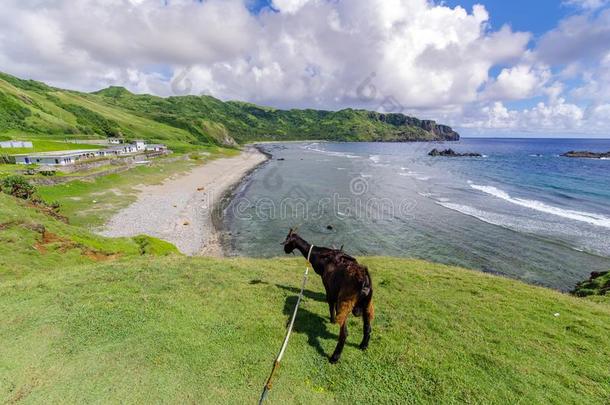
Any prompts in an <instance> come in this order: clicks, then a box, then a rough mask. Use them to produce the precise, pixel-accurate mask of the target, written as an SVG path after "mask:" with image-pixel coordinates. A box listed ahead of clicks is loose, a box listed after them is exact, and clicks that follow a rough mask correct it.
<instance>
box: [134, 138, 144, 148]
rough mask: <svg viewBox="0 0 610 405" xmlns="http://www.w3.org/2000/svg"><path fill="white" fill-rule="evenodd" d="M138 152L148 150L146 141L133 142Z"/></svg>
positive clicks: (137, 140)
mask: <svg viewBox="0 0 610 405" xmlns="http://www.w3.org/2000/svg"><path fill="white" fill-rule="evenodd" d="M133 144H134V145H135V146H136V149H137V150H146V141H145V140H143V139H136V140H134V141H133Z"/></svg>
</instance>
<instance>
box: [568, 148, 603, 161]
mask: <svg viewBox="0 0 610 405" xmlns="http://www.w3.org/2000/svg"><path fill="white" fill-rule="evenodd" d="M561 156H565V157H571V158H587V159H609V158H610V151H608V152H601V153H597V152H589V151H584V150H581V151H576V150H571V151H569V152H566V153H564V154H562V155H561Z"/></svg>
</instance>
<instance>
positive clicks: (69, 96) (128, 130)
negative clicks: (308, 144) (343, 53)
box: [0, 73, 459, 150]
mask: <svg viewBox="0 0 610 405" xmlns="http://www.w3.org/2000/svg"><path fill="white" fill-rule="evenodd" d="M0 136H3V137H5V138H11V137H18V138H23V137H24V136H25V137H28V138H29V137H35V138H36V137H41V136H43V137H45V138H55V139H64V138H81V139H82V138H102V137H124V138H127V139H134V138H144V139H148V140H150V141H152V142H164V143H167V144H168V145H170V146H171V147H172V148H174V149H175V150H182V149H187V148H188V147H189V146H192V145H208V144H217V145H234V143H235V141H237V142H239V143H245V142H249V141H258V140H297V139H327V140H340V141H418V140H453V139H457V138H458V137H459V136H458V135H457V133H455V132H454V131H452V130H451V128H449V127H447V126H444V125H437V124H436V123H435V122H434V121H425V120H419V119H417V118H413V117H407V116H405V115H402V114H380V113H376V112H371V111H365V110H353V109H346V110H341V111H321V110H277V109H273V108H267V107H261V106H257V105H254V104H249V103H243V102H223V101H220V100H218V99H215V98H213V97H210V96H201V97H199V96H184V97H169V98H160V97H155V96H150V95H135V94H132V93H130V92H129V91H127V90H125V89H123V88H120V87H110V88H108V89H105V90H101V91H98V92H95V93H91V94H87V93H80V92H75V91H67V90H61V89H56V88H52V87H50V86H47V85H45V84H43V83H39V82H35V81H31V80H21V79H18V78H16V77H13V76H10V75H7V74H3V73H0Z"/></svg>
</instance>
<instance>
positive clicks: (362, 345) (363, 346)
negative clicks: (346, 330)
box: [358, 343, 369, 351]
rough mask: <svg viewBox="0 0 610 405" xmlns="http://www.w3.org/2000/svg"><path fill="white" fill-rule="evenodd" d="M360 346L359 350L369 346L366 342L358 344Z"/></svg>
mask: <svg viewBox="0 0 610 405" xmlns="http://www.w3.org/2000/svg"><path fill="white" fill-rule="evenodd" d="M358 347H359V348H360V350H362V351H364V350H366V349H368V348H369V344H368V343H360V346H358Z"/></svg>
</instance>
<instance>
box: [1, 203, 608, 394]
mask: <svg viewBox="0 0 610 405" xmlns="http://www.w3.org/2000/svg"><path fill="white" fill-rule="evenodd" d="M0 218H1V220H0V309H1V311H0V324H1V325H3V327H2V328H0V398H3V399H5V400H6V401H8V403H13V402H20V401H23V402H26V403H60V402H61V403H83V402H112V403H150V402H155V403H158V402H169V403H184V402H194V403H253V402H255V401H256V400H257V399H258V395H259V393H260V389H261V388H262V384H263V383H264V381H265V378H266V376H267V373H268V372H269V370H270V367H271V363H272V361H273V359H274V356H275V354H276V351H277V350H278V348H279V345H280V343H281V340H282V338H283V333H284V327H285V325H286V321H287V319H288V317H289V312H290V310H291V309H292V307H293V305H294V302H295V297H296V293H297V288H298V287H299V283H300V279H301V274H302V271H303V267H304V260H303V259H296V258H288V259H285V258H278V259H268V260H255V259H247V258H239V259H212V258H187V257H183V256H181V255H179V254H178V253H175V250H173V249H172V248H171V246H168V245H167V244H165V243H163V242H160V241H156V240H154V239H151V238H148V239H147V240H139V239H138V238H135V239H106V238H101V237H98V236H93V235H91V234H89V233H88V232H86V231H85V230H83V229H82V228H78V227H74V226H72V225H69V224H65V223H63V222H61V221H59V220H56V219H54V218H52V217H50V216H48V215H46V214H44V213H41V212H39V211H37V210H36V209H34V208H32V207H31V206H30V205H28V204H27V203H26V202H22V201H18V200H16V199H14V198H12V197H9V196H6V195H2V194H0ZM361 261H362V262H363V263H365V264H366V265H368V266H369V268H370V269H371V272H372V275H373V280H374V284H375V305H376V319H375V321H374V323H373V337H372V341H371V346H370V349H369V350H368V351H367V352H364V353H363V352H361V351H360V350H358V349H357V347H356V345H357V343H358V342H359V340H360V334H361V323H360V322H359V321H356V320H354V319H352V320H351V321H350V323H349V328H350V336H349V338H348V345H347V346H346V349H345V351H344V354H343V357H342V359H341V362H340V363H339V364H337V365H330V364H329V363H328V360H327V358H326V355H327V354H328V353H330V352H331V351H332V349H333V348H334V345H335V343H336V336H337V333H338V331H337V326H336V325H332V324H329V322H328V319H327V311H328V308H327V305H326V304H325V303H324V302H323V287H322V284H321V281H320V279H319V278H318V277H317V276H313V277H311V278H310V282H309V284H308V286H307V294H306V298H305V300H304V303H303V305H302V307H301V310H300V312H299V314H298V317H297V321H296V326H295V332H294V334H293V337H292V339H291V342H290V345H289V347H288V351H287V353H286V356H285V357H284V362H283V364H282V366H281V368H280V369H279V372H278V374H277V376H276V379H275V385H274V387H273V390H272V391H271V394H270V403H286V402H299V403H335V402H339V403H348V402H349V403H365V402H366V403H456V402H460V403H463V402H469V403H516V402H519V403H559V402H561V403H574V404H576V403H579V404H580V403H607V402H608V401H609V400H610V375H609V374H608V363H609V362H610V341H609V340H608V336H610V305H609V304H608V303H604V302H600V303H596V302H592V301H589V300H587V299H579V298H576V297H572V296H568V295H565V294H561V293H559V292H556V291H552V290H548V289H544V288H539V287H534V286H530V285H526V284H523V283H521V282H518V281H513V280H509V279H505V278H500V277H496V276H492V275H487V274H483V273H479V272H474V271H468V270H464V269H460V268H455V267H448V266H443V265H437V264H432V263H428V262H424V261H419V260H408V259H392V258H383V257H365V258H361Z"/></svg>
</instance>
